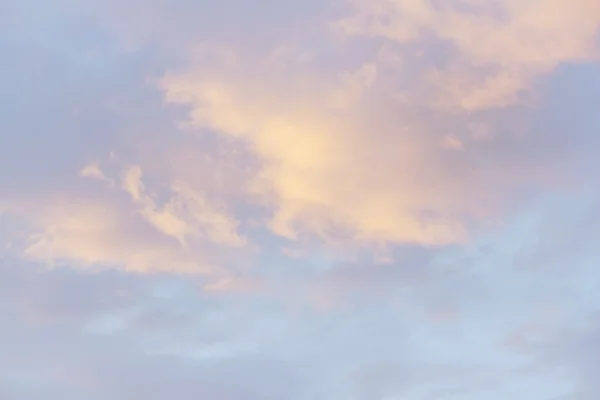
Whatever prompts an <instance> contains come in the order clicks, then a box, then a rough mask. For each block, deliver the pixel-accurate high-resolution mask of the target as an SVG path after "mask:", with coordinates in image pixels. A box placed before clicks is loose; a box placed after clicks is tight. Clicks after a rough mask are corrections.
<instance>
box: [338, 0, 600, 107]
mask: <svg viewBox="0 0 600 400" xmlns="http://www.w3.org/2000/svg"><path fill="white" fill-rule="evenodd" d="M349 4H350V10H351V11H349V14H348V16H347V17H345V18H342V19H340V20H339V21H338V22H337V26H338V27H339V28H340V29H341V30H342V31H343V32H345V33H346V34H348V35H351V36H369V37H376V38H382V39H385V40H389V41H392V42H396V43H399V44H409V43H421V44H422V43H428V42H429V43H431V42H432V41H441V42H442V43H443V45H444V47H445V48H447V49H449V51H450V52H451V54H453V55H451V56H449V57H448V58H446V59H444V60H443V61H441V62H439V61H438V62H432V63H429V64H428V65H427V67H428V68H427V70H426V71H425V77H426V78H427V79H428V80H430V83H431V84H432V85H433V87H434V88H436V92H435V94H434V96H435V97H434V101H435V102H436V104H437V105H439V106H442V107H444V108H448V107H450V108H459V109H465V110H481V109H487V108H495V107H506V106H510V105H512V104H514V103H516V102H519V101H523V100H525V98H524V97H523V94H524V92H526V91H528V90H529V89H530V88H531V85H532V83H533V82H534V81H535V80H536V79H538V78H540V77H543V76H546V75H548V74H549V73H551V72H552V71H553V70H554V69H555V68H556V67H557V66H559V65H561V64H563V63H569V62H582V61H592V60H597V59H598V51H599V47H598V36H597V35H598V31H599V28H600V7H599V6H598V4H597V2H595V1H593V0H577V1H574V2H566V1H562V0H552V1H542V0H534V1H527V2H523V1H518V0H501V1H497V2H488V3H486V2H481V1H477V0H474V1H470V0H468V1H448V2H444V3H443V4H442V3H439V4H438V3H435V2H431V1H427V0H422V1H421V0H417V1H387V0H382V1H362V0H353V1H350V2H349Z"/></svg>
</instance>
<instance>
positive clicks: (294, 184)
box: [161, 58, 532, 245]
mask: <svg viewBox="0 0 600 400" xmlns="http://www.w3.org/2000/svg"><path fill="white" fill-rule="evenodd" d="M253 61H254V62H253ZM209 64H210V61H208V62H207V60H206V59H205V60H203V62H202V63H199V64H194V65H192V66H191V67H190V68H189V69H188V70H185V71H180V72H177V73H170V74H168V75H167V76H166V77H165V78H164V79H163V80H162V82H161V87H162V88H163V89H164V90H165V97H166V100H167V101H168V102H170V103H179V104H185V105H187V106H190V113H189V116H190V119H189V123H190V124H191V125H193V126H196V127H199V128H206V129H210V130H212V131H216V132H218V133H219V134H221V135H223V136H224V137H229V138H233V139H235V140H238V141H240V142H242V143H245V144H246V145H247V147H248V149H249V150H250V151H251V152H253V153H254V154H255V155H256V156H257V157H258V158H259V159H260V160H261V166H262V169H261V170H260V172H259V173H258V174H257V175H256V176H255V177H254V178H253V179H252V180H251V182H250V185H249V188H250V189H251V192H252V193H253V194H254V195H259V196H260V197H261V198H262V199H263V200H264V201H266V203H267V204H270V205H272V206H273V209H274V211H273V215H272V218H271V221H270V224H269V226H270V228H271V230H272V231H273V232H275V233H276V234H279V235H281V236H285V237H287V238H290V239H296V238H298V237H299V235H302V234H316V235H318V236H319V237H321V238H325V239H336V240H337V239H342V238H345V239H350V240H355V241H358V242H363V243H374V242H393V243H398V242H412V243H419V244H425V245H440V244H449V243H456V242H461V241H464V240H465V239H466V238H467V237H468V228H467V226H466V225H465V221H466V220H468V219H472V220H473V219H474V220H479V221H480V222H481V221H485V219H486V218H488V217H490V216H491V215H493V213H494V212H495V211H496V208H497V206H498V205H499V204H500V203H501V198H502V197H503V196H504V195H505V194H506V193H503V191H504V190H505V189H506V185H509V186H510V185H511V184H513V183H516V181H519V180H521V179H528V178H530V177H531V173H532V171H521V173H520V176H509V174H510V173H509V172H508V171H503V169H502V168H500V166H498V165H493V162H492V161H491V162H490V164H489V165H488V164H486V165H482V166H481V167H484V168H486V171H485V172H486V173H488V172H491V173H492V175H491V176H494V177H498V178H501V180H500V181H499V182H493V178H492V179H491V180H490V182H485V181H482V180H481V179H480V178H479V176H480V174H482V173H484V172H483V171H477V170H475V169H473V168H471V167H470V166H469V162H470V161H469V160H470V159H472V157H473V154H472V153H470V152H468V151H463V152H456V151H449V150H457V149H463V150H464V149H466V148H467V147H466V146H465V144H464V143H463V141H462V139H459V138H458V137H455V136H453V132H449V131H448V129H449V128H447V127H444V126H440V125H436V119H440V115H439V114H436V113H435V112H432V111H428V110H424V109H418V108H415V106H414V105H411V104H406V103H402V102H400V101H398V100H397V99H395V98H394V96H393V94H392V93H390V92H388V91H386V90H385V89H386V88H385V87H382V85H379V84H378V81H379V78H380V74H379V73H378V66H377V64H367V65H364V66H361V67H359V68H358V69H357V70H356V71H350V72H346V73H343V74H340V75H338V76H336V77H333V78H332V77H326V76H321V77H319V76H314V75H312V76H311V75H303V74H301V73H300V74H299V73H297V72H291V70H290V69H288V70H285V71H284V72H283V73H282V72H281V70H278V71H279V72H278V73H273V70H272V69H270V68H269V66H265V65H264V64H261V63H260V62H255V60H253V59H252V58H250V59H248V60H243V62H240V63H239V65H241V66H243V67H239V68H237V67H235V65H231V64H219V63H218V62H216V63H215V65H216V66H213V67H211V66H207V65H209ZM248 65H250V66H248ZM249 71H252V73H249ZM383 78H384V79H385V78H388V77H387V76H385V77H383ZM440 127H441V128H444V129H442V130H439V128H440ZM463 128H464V129H465V131H466V130H468V127H463ZM467 139H468V138H466V139H465V140H467ZM448 147H450V149H448ZM474 151H476V150H474ZM458 154H462V155H460V156H459V155H458ZM490 169H492V170H491V171H490Z"/></svg>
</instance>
